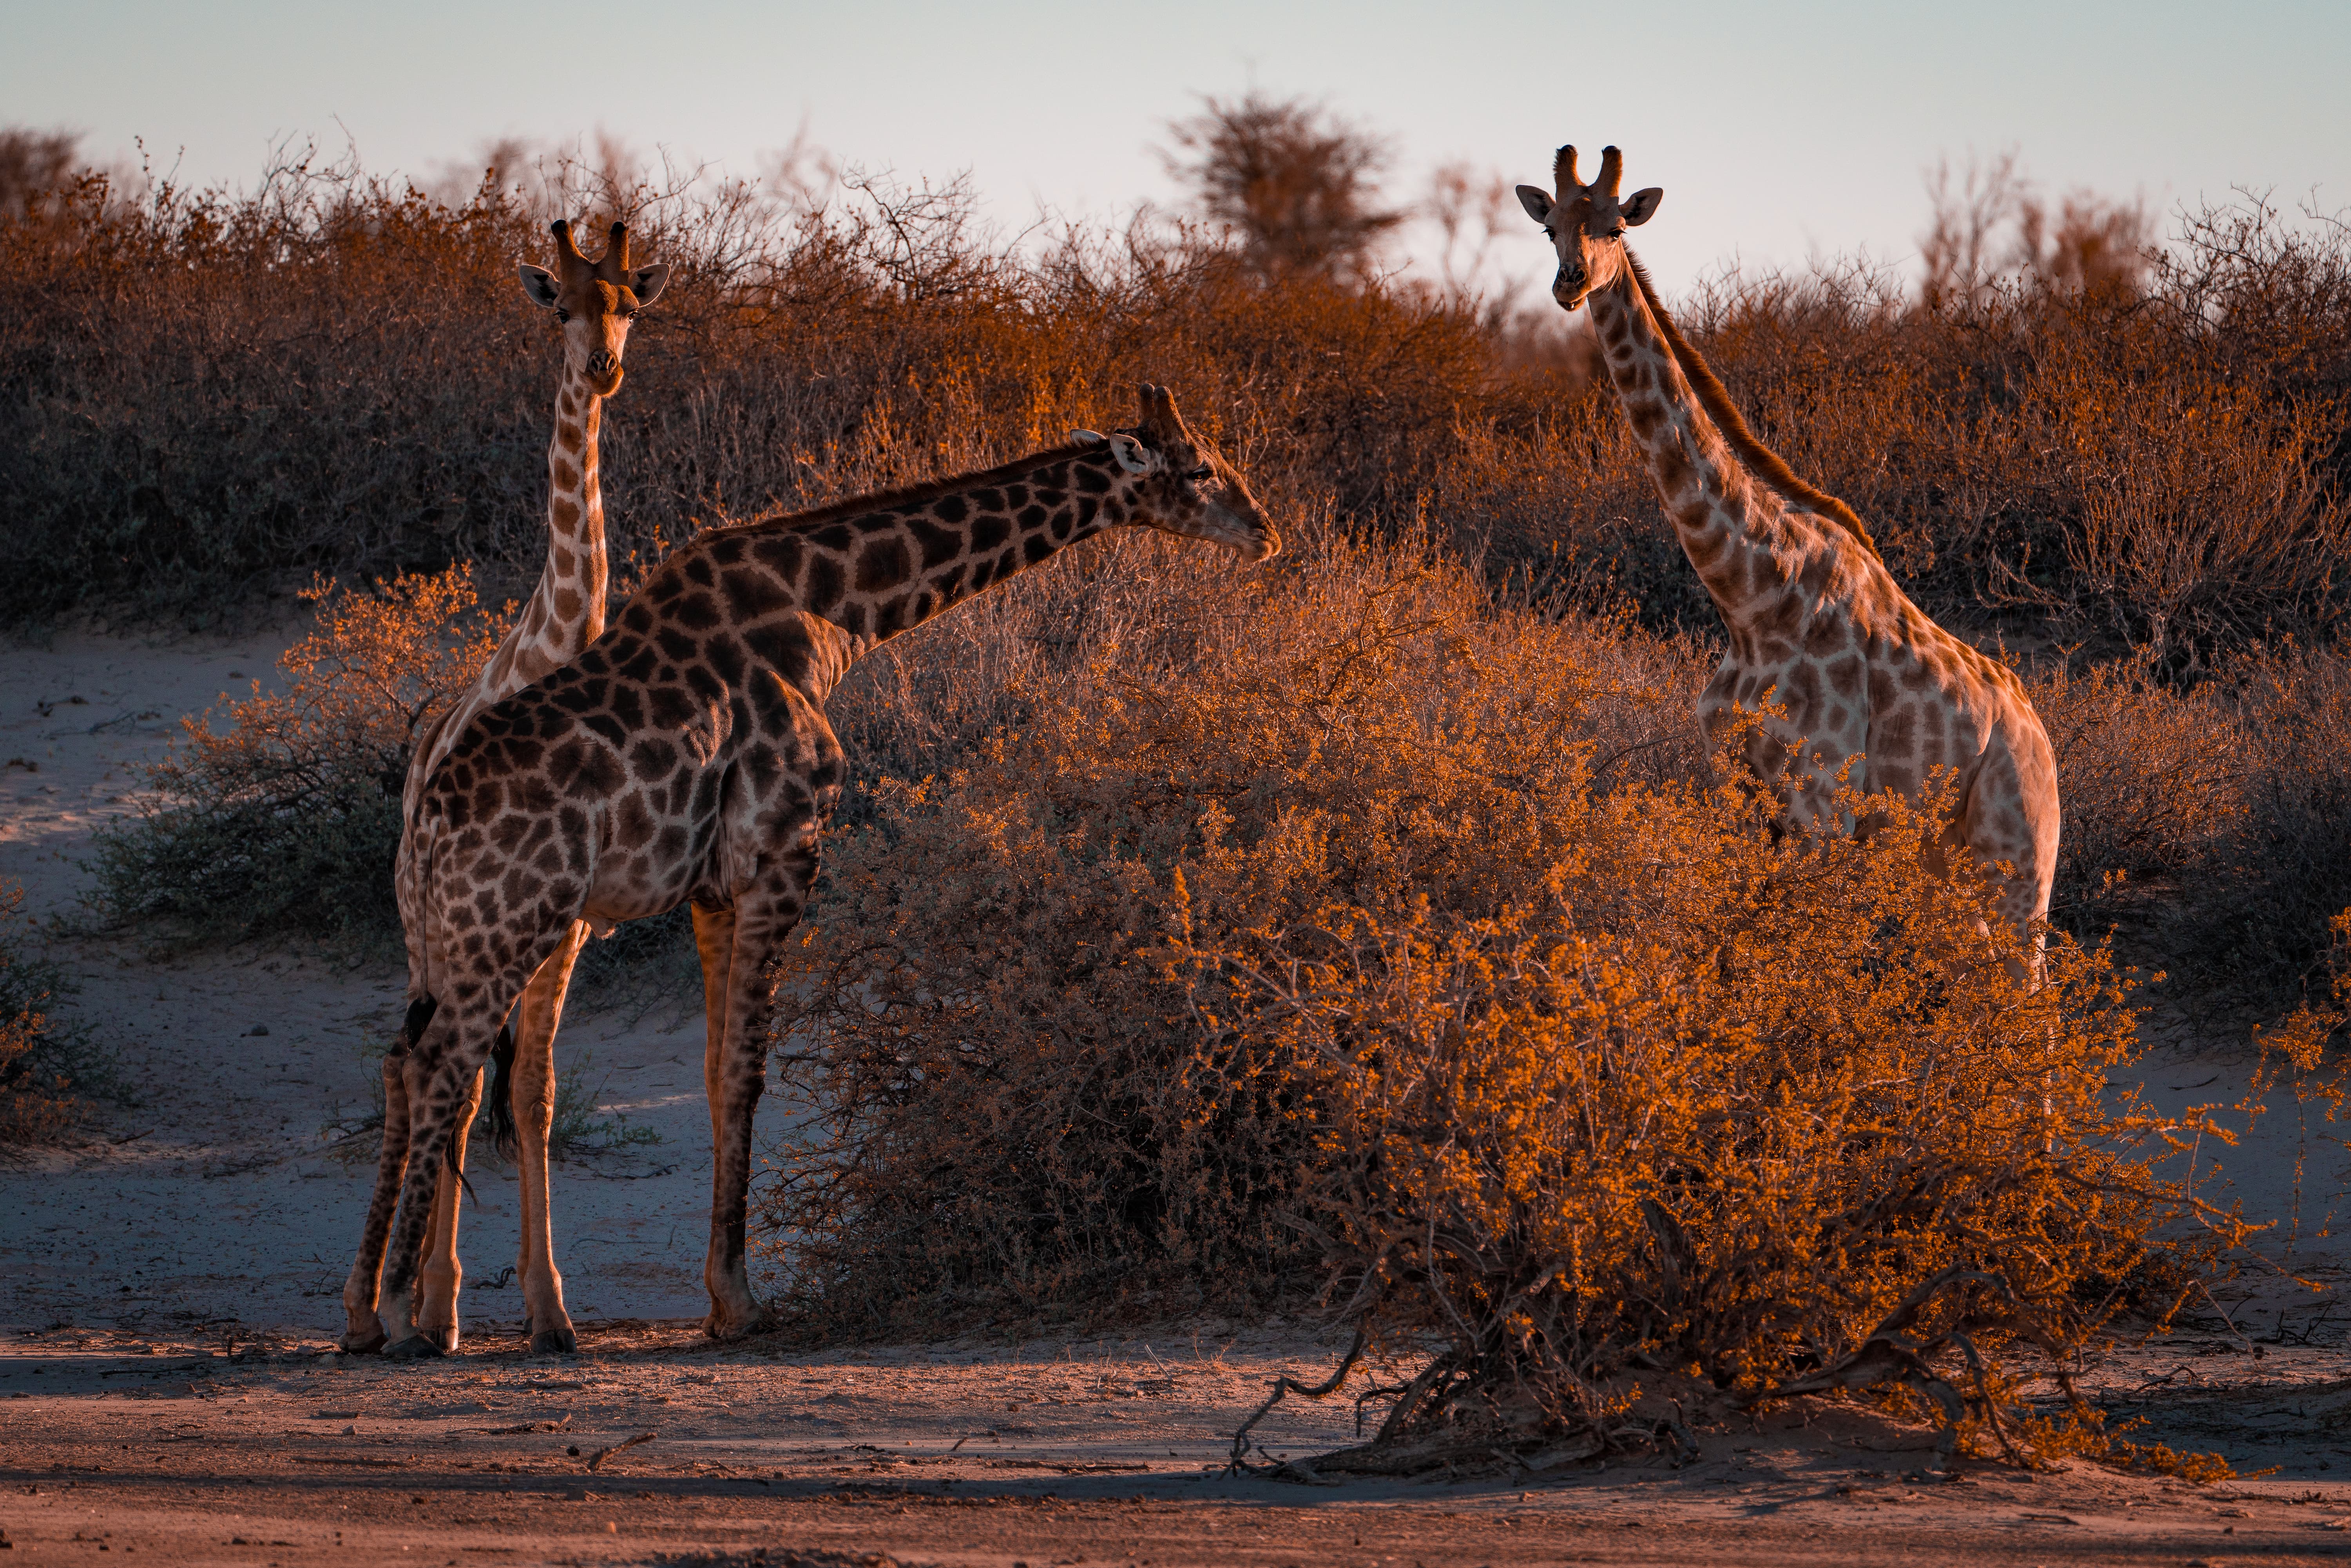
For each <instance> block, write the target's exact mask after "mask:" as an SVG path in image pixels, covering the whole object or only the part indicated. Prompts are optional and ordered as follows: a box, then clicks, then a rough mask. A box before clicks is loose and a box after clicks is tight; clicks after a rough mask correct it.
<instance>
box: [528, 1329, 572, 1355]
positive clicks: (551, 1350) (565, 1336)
mask: <svg viewBox="0 0 2351 1568" xmlns="http://www.w3.org/2000/svg"><path fill="white" fill-rule="evenodd" d="M579 1348H580V1336H579V1335H578V1334H576V1333H572V1332H571V1330H570V1329H569V1327H568V1326H567V1327H564V1328H559V1329H541V1330H539V1331H538V1333H535V1334H533V1335H531V1336H530V1353H531V1354H533V1355H569V1354H573V1353H574V1352H575V1351H577V1350H578V1349H579Z"/></svg>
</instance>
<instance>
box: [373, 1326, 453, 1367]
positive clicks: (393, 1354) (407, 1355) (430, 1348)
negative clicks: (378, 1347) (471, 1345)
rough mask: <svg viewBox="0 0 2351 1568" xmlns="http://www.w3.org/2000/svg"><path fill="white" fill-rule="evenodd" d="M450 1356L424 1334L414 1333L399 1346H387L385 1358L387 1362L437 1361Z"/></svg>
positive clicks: (384, 1353)
mask: <svg viewBox="0 0 2351 1568" xmlns="http://www.w3.org/2000/svg"><path fill="white" fill-rule="evenodd" d="M446 1354H449V1353H448V1352H447V1351H444V1350H443V1349H442V1348H441V1347H440V1346H439V1345H437V1344H434V1343H433V1342H432V1341H431V1340H429V1339H427V1338H425V1337H424V1336H423V1334H421V1333H414V1334H410V1335H409V1336H408V1337H407V1338H406V1339H404V1340H402V1341H401V1342H400V1343H398V1344H394V1345H387V1346H385V1347H384V1352H383V1358H384V1360H386V1361H435V1360H438V1359H439V1358H440V1357H442V1356H444V1355H446Z"/></svg>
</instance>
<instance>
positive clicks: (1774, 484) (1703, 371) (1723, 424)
mask: <svg viewBox="0 0 2351 1568" xmlns="http://www.w3.org/2000/svg"><path fill="white" fill-rule="evenodd" d="M1625 260H1626V261H1627V262H1630V263H1631V264H1632V267H1633V278H1634V281H1635V282H1636V283H1638V284H1639V285H1640V287H1641V298H1643V299H1645V300H1646V301H1647V302H1648V306H1649V314H1650V315H1652V316H1654V317H1656V322H1657V330H1658V331H1659V332H1661V333H1663V334H1664V336H1665V340H1666V346H1667V348H1669V349H1671V350H1673V354H1674V358H1675V359H1676V360H1677V361H1680V363H1681V367H1682V374H1683V375H1685V376H1687V377H1688V378H1689V383H1690V390H1691V391H1692V392H1696V393H1698V402H1699V403H1700V404H1701V405H1702V406H1703V407H1704V408H1705V409H1706V412H1707V414H1708V417H1709V418H1711V419H1712V420H1713V421H1714V423H1715V427H1716V428H1717V429H1719V430H1720V431H1721V432H1722V438H1723V440H1724V441H1726V442H1728V443H1729V444H1730V449H1731V451H1733V452H1735V453H1737V454H1738V455H1739V457H1740V460H1741V461H1742V462H1744V463H1745V464H1746V465H1747V466H1748V467H1749V468H1750V470H1752V471H1753V472H1754V474H1755V476H1756V477H1757V478H1759V479H1761V480H1762V481H1763V482H1764V483H1765V484H1766V485H1769V486H1771V488H1773V489H1774V490H1777V491H1779V492H1780V494H1781V495H1782V496H1784V497H1787V498H1788V499H1789V500H1792V501H1797V502H1801V503H1802V504H1803V505H1804V506H1805V507H1810V508H1811V509H1812V510H1813V511H1815V512H1818V513H1820V514H1821V515H1822V516H1823V517H1827V518H1828V519H1829V520H1830V521H1831V522H1833V523H1835V524H1836V525H1837V526H1838V527H1839V528H1843V529H1844V531H1845V532H1846V533H1848V534H1850V535H1852V536H1853V538H1855V541H1857V542H1858V543H1859V544H1860V545H1861V547H1862V549H1865V550H1867V551H1868V552H1869V553H1870V556H1871V558H1872V559H1878V560H1883V559H1885V558H1884V557H1882V556H1880V555H1878V553H1877V541H1876V539H1873V538H1870V537H1869V530H1868V529H1867V528H1864V527H1862V523H1861V517H1860V516H1859V515H1858V514H1856V513H1855V511H1854V509H1853V508H1852V507H1849V506H1847V505H1845V503H1844V502H1843V501H1841V500H1839V499H1837V498H1836V497H1834V496H1832V495H1830V494H1829V493H1828V492H1827V491H1826V490H1823V489H1821V488H1820V487H1819V486H1815V485H1810V484H1807V483H1805V482H1804V481H1803V480H1802V479H1800V478H1798V477H1797V476H1796V471H1795V470H1794V469H1793V468H1791V467H1789V466H1788V460H1787V459H1786V458H1784V457H1782V456H1781V455H1779V454H1778V453H1776V452H1774V451H1772V450H1771V448H1770V447H1768V446H1766V445H1764V444H1763V443H1762V442H1761V441H1760V440H1759V439H1757V437H1756V434H1755V433H1754V432H1753V431H1751V430H1750V429H1748V428H1747V421H1746V420H1745V419H1744V418H1742V417H1741V416H1740V413H1739V407H1738V405H1737V404H1736V403H1733V402H1731V401H1730V393H1729V390H1728V389H1726V388H1725V387H1724V386H1723V384H1722V382H1721V380H1720V379H1719V377H1717V376H1716V375H1715V373H1714V368H1713V367H1712V366H1710V365H1708V363H1707V362H1706V356H1705V355H1703V354H1701V353H1699V352H1698V349H1697V346H1696V345H1694V344H1693V343H1691V342H1690V340H1688V339H1687V338H1685V337H1683V336H1682V329H1681V328H1680V327H1678V326H1677V325H1676V324H1675V322H1674V319H1673V317H1672V316H1671V315H1670V314H1669V313H1667V309H1666V302H1665V301H1664V300H1662V299H1660V298H1657V286H1656V284H1654V283H1651V282H1650V281H1649V269H1648V268H1647V267H1643V266H1642V265H1641V258H1640V257H1639V256H1635V255H1634V254H1633V252H1632V249H1631V247H1629V246H1628V247H1626V249H1625Z"/></svg>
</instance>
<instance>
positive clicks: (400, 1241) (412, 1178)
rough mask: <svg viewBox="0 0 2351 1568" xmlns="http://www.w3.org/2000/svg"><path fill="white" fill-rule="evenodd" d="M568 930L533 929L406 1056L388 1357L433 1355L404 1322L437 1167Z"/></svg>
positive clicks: (389, 1250) (552, 925)
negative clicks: (504, 1035) (496, 1044)
mask: <svg viewBox="0 0 2351 1568" xmlns="http://www.w3.org/2000/svg"><path fill="white" fill-rule="evenodd" d="M534 914H536V912H534ZM540 917H541V918H543V916H540ZM525 918H526V919H528V918H532V916H528V915H527V916H526V917H525ZM569 925H570V921H569V918H568V917H566V918H563V919H562V920H561V921H560V922H559V923H558V922H553V921H550V922H549V923H548V924H546V925H541V926H539V929H538V933H535V934H534V935H533V936H532V937H531V939H530V940H529V941H528V944H527V946H525V947H524V949H523V951H521V952H520V953H517V955H516V956H515V957H514V958H513V959H512V960H510V961H509V962H508V963H507V964H504V965H501V966H499V967H498V968H497V969H496V970H494V971H490V972H488V973H482V974H478V975H477V977H476V983H475V985H473V986H471V987H467V988H463V989H461V990H460V991H459V992H458V993H457V995H456V996H455V997H454V998H452V999H450V1000H449V1001H448V1002H446V1003H445V1004H444V1005H443V1006H442V1007H441V1008H440V1009H439V1010H438V1011H437V1012H436V1013H435V1014H434V1018H433V1021H432V1023H431V1025H430V1026H429V1027H428V1029H427V1030H426V1031H425V1036H424V1040H423V1042H422V1044H421V1045H420V1046H419V1048H418V1049H417V1050H416V1051H414V1052H413V1056H414V1057H415V1058H416V1059H417V1060H416V1061H415V1062H413V1063H412V1065H411V1067H410V1072H411V1074H412V1079H411V1085H410V1092H409V1093H410V1100H411V1107H410V1126H409V1134H408V1152H409V1163H408V1170H407V1174H406V1175H405V1176H403V1177H402V1181H401V1186H400V1194H399V1200H398V1208H397V1212H396V1214H395V1216H394V1218H393V1222H392V1238H391V1240H390V1241H389V1242H388V1243H387V1244H386V1247H385V1259H386V1262H385V1269H384V1296H385V1298H386V1307H387V1309H388V1310H389V1312H390V1315H391V1317H392V1322H391V1323H390V1325H389V1326H390V1328H391V1332H392V1343H391V1344H390V1345H388V1346H386V1347H385V1351H384V1354H387V1355H394V1356H402V1357H405V1356H414V1355H432V1354H438V1347H437V1346H436V1345H434V1344H433V1343H432V1341H431V1340H430V1339H429V1338H428V1337H427V1336H425V1335H424V1334H422V1333H418V1332H416V1329H415V1328H414V1327H413V1326H412V1324H413V1319H410V1318H408V1317H406V1316H405V1309H407V1308H408V1307H409V1306H410V1304H411V1302H412V1301H413V1297H414V1293H415V1290H416V1286H417V1283H418V1275H419V1272H420V1270H421V1269H422V1266H423V1261H424V1256H425V1243H426V1241H427V1239H429V1236H430V1228H431V1225H432V1220H433V1214H432V1202H433V1188H434V1178H435V1177H436V1176H437V1175H438V1174H439V1173H438V1170H437V1168H436V1166H437V1165H438V1162H439V1161H440V1159H441V1157H442V1151H443V1150H444V1148H445V1147H446V1145H448V1142H449V1140H450V1139H451V1138H453V1137H455V1136H457V1135H458V1134H459V1133H460V1132H461V1128H460V1126H459V1124H458V1115H459V1113H460V1110H461V1108H462V1106H463V1104H464V1103H465V1100H466V1099H467V1098H468V1094H469V1091H470V1090H471V1089H472V1086H473V1082H474V1080H475V1076H476V1075H477V1074H479V1073H480V1071H481V1070H482V1067H483V1065H484V1064H485V1062H486V1061H487V1060H488V1058H489V1054H490V1049H491V1045H492V1042H493V1041H494V1040H495V1039H496V1035H497V1032H498V1030H499V1029H500V1028H501V1027H502V1026H503V1025H504V1024H505V1023H506V1021H507V1014H508V1013H509V1012H510V1011H511V1010H512V1009H513V1006H514V1003H515V999H516V998H517V997H518V996H519V995H520V994H521V992H522V989H523V988H524V987H525V986H526V985H527V984H528V982H529V979H530V977H531V976H532V974H533V973H534V972H536V971H537V969H538V966H539V965H540V964H542V963H544V962H545V961H546V959H547V956H548V955H549V953H551V952H552V951H553V950H554V948H555V947H556V946H557V945H558V943H559V941H560V940H561V936H562V933H563V932H564V931H565V930H566V929H567V928H568V927H569ZM468 993H470V994H468Z"/></svg>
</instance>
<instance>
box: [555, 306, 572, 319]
mask: <svg viewBox="0 0 2351 1568" xmlns="http://www.w3.org/2000/svg"><path fill="white" fill-rule="evenodd" d="M555 319H557V320H559V321H569V320H570V319H571V312H570V311H569V310H566V309H565V308H563V307H561V306H560V305H559V306H557V307H556V308H555Z"/></svg>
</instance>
